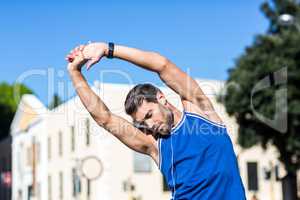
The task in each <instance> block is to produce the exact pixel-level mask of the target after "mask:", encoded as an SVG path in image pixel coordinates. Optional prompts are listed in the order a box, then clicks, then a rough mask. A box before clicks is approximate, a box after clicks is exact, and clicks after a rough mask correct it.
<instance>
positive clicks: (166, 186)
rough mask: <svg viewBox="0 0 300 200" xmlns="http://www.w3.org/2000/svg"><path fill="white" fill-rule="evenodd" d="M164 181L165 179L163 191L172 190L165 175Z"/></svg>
mask: <svg viewBox="0 0 300 200" xmlns="http://www.w3.org/2000/svg"><path fill="white" fill-rule="evenodd" d="M162 181H163V191H164V192H168V191H170V188H169V186H168V183H167V181H166V179H165V177H162Z"/></svg>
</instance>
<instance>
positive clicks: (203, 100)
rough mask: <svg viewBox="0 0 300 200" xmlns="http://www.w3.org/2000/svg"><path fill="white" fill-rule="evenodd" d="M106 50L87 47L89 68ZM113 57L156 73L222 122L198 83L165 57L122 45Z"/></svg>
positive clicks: (187, 99) (181, 94)
mask: <svg viewBox="0 0 300 200" xmlns="http://www.w3.org/2000/svg"><path fill="white" fill-rule="evenodd" d="M103 48H104V49H106V50H105V55H106V56H107V54H108V50H107V48H108V46H107V44H105V43H92V44H89V45H87V46H86V48H85V51H84V53H85V55H87V56H88V57H90V58H92V62H91V63H89V66H91V65H93V64H94V63H96V62H98V60H99V59H98V58H99V56H98V54H97V52H98V51H99V50H100V51H101V49H103ZM113 56H114V57H115V58H119V59H122V60H126V61H128V62H131V63H133V64H135V65H137V66H139V67H142V68H144V69H147V70H150V71H153V72H156V73H157V74H158V75H159V77H160V78H161V79H162V81H163V82H165V83H166V84H167V85H168V86H169V87H170V88H171V89H173V90H174V91H175V92H176V93H177V94H179V96H180V97H181V98H182V99H183V100H186V101H189V102H191V103H193V104H194V105H196V106H198V107H199V108H200V109H201V110H202V112H203V114H204V115H206V117H207V118H209V119H211V120H212V121H215V122H221V119H220V118H219V117H218V115H217V114H216V112H215V111H214V108H213V105H212V103H211V102H210V100H209V99H208V97H207V96H206V95H205V94H204V93H203V91H202V90H201V88H200V87H199V85H198V83H197V82H196V81H195V80H194V79H193V78H192V77H190V76H188V75H187V74H186V73H185V72H183V71H182V70H181V69H179V68H178V67H177V66H176V65H175V64H174V63H172V62H171V61H170V60H169V59H167V58H165V57H164V56H162V55H160V54H158V53H156V52H151V51H142V50H139V49H135V48H131V47H125V46H121V45H115V46H114V52H113Z"/></svg>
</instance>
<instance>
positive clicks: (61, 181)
mask: <svg viewBox="0 0 300 200" xmlns="http://www.w3.org/2000/svg"><path fill="white" fill-rule="evenodd" d="M63 198H64V176H63V173H62V172H59V199H60V200H62V199H63Z"/></svg>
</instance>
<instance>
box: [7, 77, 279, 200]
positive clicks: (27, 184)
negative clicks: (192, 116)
mask: <svg viewBox="0 0 300 200" xmlns="http://www.w3.org/2000/svg"><path fill="white" fill-rule="evenodd" d="M198 82H199V84H200V85H201V87H202V88H203V90H204V92H205V93H206V95H207V96H208V97H209V98H210V99H211V100H212V102H213V104H214V107H215V109H216V110H217V112H218V113H220V115H221V117H222V118H223V120H224V122H225V124H226V125H227V128H228V130H229V133H230V137H231V139H232V141H233V144H234V148H235V152H236V154H237V157H238V162H239V167H240V173H241V176H242V179H243V182H244V186H245V189H246V192H247V197H248V199H251V197H252V196H253V195H256V196H257V198H258V199H263V200H282V194H281V193H282V189H281V183H280V181H279V177H280V176H282V175H284V170H283V169H282V166H281V165H280V163H279V162H278V161H277V156H278V155H277V152H276V150H275V149H273V148H272V147H270V148H269V149H268V150H267V151H263V150H262V149H261V148H260V147H253V148H251V149H247V150H243V149H241V148H240V147H239V146H238V145H237V144H236V142H235V141H236V137H237V128H238V127H237V124H236V123H235V121H234V119H232V118H229V117H228V116H227V114H226V112H225V109H224V107H223V106H222V105H221V104H219V103H217V102H216V97H217V94H219V92H220V91H221V89H222V88H223V87H224V83H222V82H220V81H210V80H198ZM131 88H132V86H131V85H125V84H108V83H99V82H96V83H95V84H94V86H93V90H94V91H95V92H96V93H97V94H98V95H99V96H100V97H101V98H102V99H103V101H104V102H105V103H106V104H107V106H108V107H109V108H110V110H111V111H112V112H113V113H116V114H118V115H120V116H122V117H124V118H126V119H128V120H131V119H130V118H129V117H128V116H127V115H126V114H125V112H124V108H123V104H124V100H125V97H126V94H127V93H128V91H129V90H130V89H131ZM161 90H162V91H163V92H164V93H165V95H166V97H167V99H168V100H169V101H170V102H171V103H172V104H173V105H174V106H176V107H178V108H180V109H181V108H182V106H181V103H180V100H179V98H178V96H177V95H176V94H175V93H174V92H172V91H171V90H170V89H167V88H161ZM11 130H12V131H11V136H12V138H13V142H12V145H13V154H12V155H13V160H12V168H13V169H12V171H13V194H12V196H13V199H16V200H19V199H20V200H21V199H22V200H25V199H26V200H27V199H38V200H40V199H41V200H63V199H65V200H71V199H88V200H98V199H101V200H120V199H125V200H126V199H136V200H138V199H139V200H153V199H162V200H164V199H165V200H167V199H170V192H169V191H168V188H167V186H166V185H165V182H164V179H163V177H162V175H161V173H160V172H159V170H158V168H157V166H156V165H155V163H154V162H153V161H152V160H151V159H150V158H149V157H148V156H144V155H141V154H139V153H135V152H133V151H132V150H130V149H129V148H127V147H126V146H125V145H123V144H122V143H121V142H120V141H118V140H117V139H116V138H114V137H113V136H111V135H110V134H109V133H108V132H106V131H105V130H104V129H103V128H101V127H99V126H98V125H97V124H96V123H95V122H94V121H93V119H92V118H91V117H90V115H89V114H88V113H87V111H86V110H85V109H84V107H83V105H82V104H81V102H80V100H79V98H78V97H77V96H76V97H74V98H72V99H70V100H69V101H67V102H65V103H63V104H62V105H60V106H58V107H57V108H55V109H53V110H51V111H50V110H47V109H46V108H45V107H44V106H43V105H42V103H41V102H39V100H38V99H37V98H36V97H34V96H32V95H25V96H24V97H23V98H22V100H21V103H20V105H19V108H18V111H17V113H16V116H15V119H14V121H13V124H12V127H11ZM91 156H92V157H96V158H97V160H99V162H100V165H99V166H101V174H100V176H99V177H98V178H97V179H95V180H88V179H87V178H85V177H84V174H83V172H82V170H81V166H82V160H84V159H85V158H88V157H91ZM95 170H97V169H95Z"/></svg>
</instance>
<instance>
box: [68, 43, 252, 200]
mask: <svg viewBox="0 0 300 200" xmlns="http://www.w3.org/2000/svg"><path fill="white" fill-rule="evenodd" d="M105 56H106V57H108V58H113V57H114V58H118V59H122V60H125V61H128V62H131V63H133V64H135V65H137V66H139V67H142V68H144V69H146V70H150V71H153V72H156V73H157V74H158V75H159V77H160V78H161V79H162V81H164V82H165V83H166V84H167V85H168V86H169V87H170V88H171V89H173V90H174V91H175V92H177V93H178V94H179V96H180V97H181V101H182V105H183V108H184V110H183V111H182V112H181V111H180V110H178V109H177V108H176V107H174V106H173V105H172V104H171V103H169V102H168V101H167V99H166V97H165V96H164V94H163V93H162V92H161V91H160V90H159V89H158V88H156V87H154V86H152V85H151V84H139V85H137V86H135V87H134V88H133V89H132V90H131V91H130V92H129V93H128V95H127V97H126V100H125V110H126V113H127V114H129V115H130V116H131V117H132V119H133V125H132V124H131V123H130V122H128V121H127V120H125V119H123V118H121V117H119V116H117V115H115V114H113V113H111V112H110V110H109V109H108V108H107V106H106V105H105V104H104V103H103V101H102V100H101V99H100V98H99V97H98V96H97V95H96V94H95V93H94V92H93V91H92V90H91V89H90V87H89V85H88V84H87V82H86V81H85V79H84V77H83V75H82V73H81V68H82V66H83V65H85V64H86V65H87V68H90V67H91V66H92V65H93V64H95V63H97V62H99V60H100V59H101V58H103V57H105ZM67 59H68V60H69V61H70V63H69V65H68V70H69V73H70V76H71V79H72V81H73V84H74V86H75V88H76V92H77V94H78V96H79V97H80V99H81V101H82V103H83V104H84V106H85V107H86V109H87V110H88V111H89V113H90V114H91V116H92V117H93V118H94V120H95V121H96V122H97V123H98V124H99V125H100V126H102V127H103V128H105V129H106V130H107V131H109V132H110V133H111V134H112V135H114V136H115V137H117V138H118V139H119V140H120V141H121V142H123V143H124V144H125V145H127V146H128V147H129V148H131V149H133V150H135V151H138V152H141V153H144V154H147V155H149V156H151V158H153V160H154V161H155V162H156V164H157V165H158V166H159V168H160V170H161V171H162V173H163V175H164V177H165V179H166V181H167V183H168V186H169V187H170V189H171V190H172V199H174V200H179V199H182V200H183V199H188V200H222V199H224V200H244V199H246V198H245V192H244V188H243V185H242V181H241V178H240V175H239V170H238V166H237V161H236V157H235V154H234V151H233V147H232V143H231V141H230V138H229V136H228V134H227V130H226V127H225V125H224V124H223V122H222V120H221V119H220V117H219V116H218V114H217V113H216V112H215V110H214V108H213V106H212V104H211V102H210V100H209V99H208V98H207V97H206V96H205V95H204V93H203V91H202V90H201V88H200V87H199V85H198V84H197V82H196V81H195V80H194V79H192V78H191V77H190V76H188V75H187V74H186V73H184V72H183V71H181V70H180V69H179V68H178V67H176V66H175V64H173V63H172V62H171V61H169V60H168V59H166V58H165V57H163V56H161V55H159V54H158V53H155V52H146V51H142V50H138V49H134V48H129V47H125V46H120V45H114V44H113V43H109V44H106V43H90V44H88V45H81V46H79V47H77V48H75V49H74V50H73V51H71V53H70V54H69V55H68V56H67Z"/></svg>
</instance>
